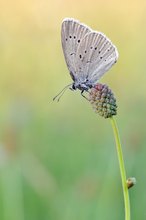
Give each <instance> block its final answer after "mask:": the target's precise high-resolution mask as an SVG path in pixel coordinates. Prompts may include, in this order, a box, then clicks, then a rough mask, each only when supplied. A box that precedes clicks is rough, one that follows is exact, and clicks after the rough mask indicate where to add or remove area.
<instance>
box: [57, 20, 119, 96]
mask: <svg viewBox="0 0 146 220" xmlns="http://www.w3.org/2000/svg"><path fill="white" fill-rule="evenodd" d="M61 42H62V49H63V53H64V57H65V61H66V64H67V67H68V70H69V73H70V75H71V78H72V80H73V83H72V84H71V90H76V89H79V90H81V94H82V95H83V92H84V91H88V90H89V89H91V88H92V87H94V86H95V84H96V83H97V81H98V80H99V79H100V78H101V77H102V76H103V75H104V74H105V73H106V72H107V71H108V70H109V69H110V68H111V67H112V66H113V65H114V64H115V63H116V62H117V60H118V51H117V48H116V46H115V45H114V44H113V43H112V42H111V41H110V40H109V39H108V38H107V37H106V36H105V35H104V34H103V33H101V32H97V31H94V30H92V29H91V28H90V27H88V26H87V25H85V24H82V23H80V22H79V21H78V20H75V19H73V18H65V19H64V20H63V22H62V27H61ZM69 86H70V85H67V86H66V87H65V88H64V89H63V90H62V91H61V92H60V93H62V92H63V93H64V90H66V88H67V87H69ZM60 93H59V94H58V95H60ZM58 95H57V96H58ZM57 96H56V97H57ZM56 97H54V99H55V98H56Z"/></svg>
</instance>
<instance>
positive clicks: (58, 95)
mask: <svg viewBox="0 0 146 220" xmlns="http://www.w3.org/2000/svg"><path fill="white" fill-rule="evenodd" d="M71 85H72V83H71V84H69V85H67V86H65V87H64V88H63V89H62V90H61V91H60V92H59V93H58V94H57V95H56V96H55V97H54V98H53V101H55V99H56V98H57V102H59V100H60V98H61V97H62V96H63V94H64V93H65V91H66V90H67V88H68V87H69V86H71Z"/></svg>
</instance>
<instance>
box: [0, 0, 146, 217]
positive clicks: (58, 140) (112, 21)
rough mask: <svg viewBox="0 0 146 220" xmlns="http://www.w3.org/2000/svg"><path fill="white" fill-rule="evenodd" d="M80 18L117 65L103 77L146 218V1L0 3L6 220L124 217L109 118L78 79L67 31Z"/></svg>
mask: <svg viewBox="0 0 146 220" xmlns="http://www.w3.org/2000/svg"><path fill="white" fill-rule="evenodd" d="M65 17H73V18H75V19H79V20H80V21H81V22H83V23H85V24H87V25H89V26H90V27H91V28H93V29H95V30H98V31H101V32H103V33H105V34H106V35H107V36H108V37H109V38H110V39H111V40H112V42H113V43H114V44H115V45H116V46H117V48H118V51H119V60H118V62H117V64H116V65H115V66H113V67H112V69H111V70H110V71H109V72H108V73H107V74H106V75H105V76H104V77H103V78H102V79H101V82H103V83H106V84H108V85H109V87H110V88H111V89H112V90H113V92H114V94H115V96H116V98H117V104H118V115H117V121H118V125H119V130H120V136H121V140H122V146H123V153H124V159H125V165H126V170H127V177H129V176H135V177H136V179H137V185H136V186H135V187H134V188H132V189H130V199H131V215H132V220H139V219H140V220H145V219H146V212H145V204H146V189H145V187H146V175H145V164H146V163H145V155H146V141H145V134H146V123H145V122H146V120H145V112H146V111H145V109H146V61H145V59H146V56H145V54H146V1H145V0H128V1H127V0H123V1H120V0H109V1H108V0H90V1H89V0H88V1H87V0H84V1H83V0H74V1H71V0H53V1H49V0H48V1H47V0H46V1H45V0H42V1H41V0H26V1H22V0H19V1H18V0H13V1H10V0H6V1H1V2H0V219H2V220H25V219H27V220H33V219H34V220H40V219H43V220H82V219H83V220H89V219H92V220H94V219H111V220H114V219H116V220H117V219H118V220H123V219H124V206H123V195H122V186H121V180H120V174H119V167H118V160H117V155H116V150H115V144H114V139H113V133H112V129H111V126H110V121H109V120H107V119H106V120H105V119H103V118H100V117H99V116H98V115H96V114H95V113H94V112H93V110H92V108H91V106H90V105H89V103H88V102H87V101H86V100H85V99H83V98H82V97H81V96H80V92H72V91H70V90H68V91H67V92H66V93H65V94H64V96H63V97H62V99H61V101H60V102H59V103H56V102H53V101H52V98H53V97H54V96H55V95H56V94H57V93H58V92H59V91H60V90H61V89H62V88H63V87H64V86H65V85H67V84H69V83H71V77H70V76H69V73H68V70H67V67H66V64H65V61H64V57H63V53H62V48H61V39H60V28H61V22H62V20H63V19H64V18H65Z"/></svg>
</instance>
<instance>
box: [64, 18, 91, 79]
mask: <svg viewBox="0 0 146 220" xmlns="http://www.w3.org/2000/svg"><path fill="white" fill-rule="evenodd" d="M89 32H91V29H90V28H89V27H87V26H86V25H83V24H81V23H80V22H79V21H77V20H74V19H71V18H66V19H64V20H63V22H62V28H61V40H62V48H63V53H64V57H65V60H66V64H67V66H68V69H69V72H70V74H71V77H72V79H73V80H76V79H77V77H78V72H77V69H78V67H77V66H76V62H75V60H76V59H77V58H76V53H77V48H78V47H79V45H80V44H81V42H82V39H83V38H84V37H85V35H86V34H87V33H89Z"/></svg>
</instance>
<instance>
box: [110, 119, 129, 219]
mask: <svg viewBox="0 0 146 220" xmlns="http://www.w3.org/2000/svg"><path fill="white" fill-rule="evenodd" d="M110 119H111V124H112V128H113V132H114V136H115V142H116V148H117V154H118V160H119V166H120V173H121V179H122V187H123V195H124V204H125V220H130V201H129V193H128V187H127V183H126V171H125V166H124V160H123V154H122V147H121V142H120V137H119V132H118V127H117V124H116V120H115V119H114V118H113V117H111V118H110Z"/></svg>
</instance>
